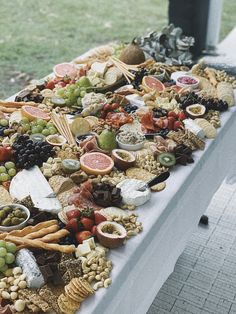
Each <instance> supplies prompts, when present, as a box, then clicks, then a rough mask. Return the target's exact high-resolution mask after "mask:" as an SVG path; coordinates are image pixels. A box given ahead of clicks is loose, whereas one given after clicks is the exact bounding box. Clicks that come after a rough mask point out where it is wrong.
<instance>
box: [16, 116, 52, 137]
mask: <svg viewBox="0 0 236 314" xmlns="http://www.w3.org/2000/svg"><path fill="white" fill-rule="evenodd" d="M20 126H21V127H22V131H23V132H24V133H25V132H27V133H28V134H38V133H41V134H43V135H44V136H48V135H52V134H56V133H57V129H56V128H55V126H54V124H53V123H51V122H47V121H45V120H43V119H37V120H35V121H33V122H30V121H29V120H28V119H27V118H23V119H22V120H21V121H20Z"/></svg>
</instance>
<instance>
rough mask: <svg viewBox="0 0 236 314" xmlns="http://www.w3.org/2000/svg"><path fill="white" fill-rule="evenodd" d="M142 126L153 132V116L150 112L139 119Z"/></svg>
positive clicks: (154, 128)
mask: <svg viewBox="0 0 236 314" xmlns="http://www.w3.org/2000/svg"><path fill="white" fill-rule="evenodd" d="M141 124H142V126H143V127H144V128H145V129H146V130H148V131H155V130H156V127H155V125H154V120H153V114H152V113H151V112H147V113H146V114H144V115H143V116H142V118H141Z"/></svg>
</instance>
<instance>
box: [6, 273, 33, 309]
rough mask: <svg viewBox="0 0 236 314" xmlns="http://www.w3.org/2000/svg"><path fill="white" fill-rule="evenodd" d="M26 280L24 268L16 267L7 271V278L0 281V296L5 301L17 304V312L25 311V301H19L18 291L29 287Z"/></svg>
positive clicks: (15, 305)
mask: <svg viewBox="0 0 236 314" xmlns="http://www.w3.org/2000/svg"><path fill="white" fill-rule="evenodd" d="M25 278H26V275H25V274H23V271H22V268H21V267H14V268H9V269H7V270H6V272H5V277H3V278H1V279H0V295H1V297H2V298H3V299H5V300H11V301H13V302H15V304H14V308H15V310H16V311H23V310H24V308H25V301H23V300H21V299H18V291H19V290H21V289H25V288H26V287H27V283H26V281H25Z"/></svg>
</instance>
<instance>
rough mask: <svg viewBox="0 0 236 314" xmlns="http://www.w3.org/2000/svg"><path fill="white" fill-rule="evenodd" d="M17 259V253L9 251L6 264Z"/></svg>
mask: <svg viewBox="0 0 236 314" xmlns="http://www.w3.org/2000/svg"><path fill="white" fill-rule="evenodd" d="M14 261H15V255H14V254H12V253H7V255H6V257H5V262H6V264H12V263H13V262H14Z"/></svg>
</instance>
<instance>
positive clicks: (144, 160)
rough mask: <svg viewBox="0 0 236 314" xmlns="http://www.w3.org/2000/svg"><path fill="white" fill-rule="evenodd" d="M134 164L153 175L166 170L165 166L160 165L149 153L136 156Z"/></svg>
mask: <svg viewBox="0 0 236 314" xmlns="http://www.w3.org/2000/svg"><path fill="white" fill-rule="evenodd" d="M136 165H137V166H138V167H139V168H142V169H144V170H147V171H149V172H150V173H153V174H155V175H158V174H160V173H162V172H165V171H166V170H167V168H166V167H164V166H161V164H160V163H159V162H158V161H157V160H155V157H154V156H153V155H151V154H149V155H146V156H143V155H141V156H137V157H136Z"/></svg>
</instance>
